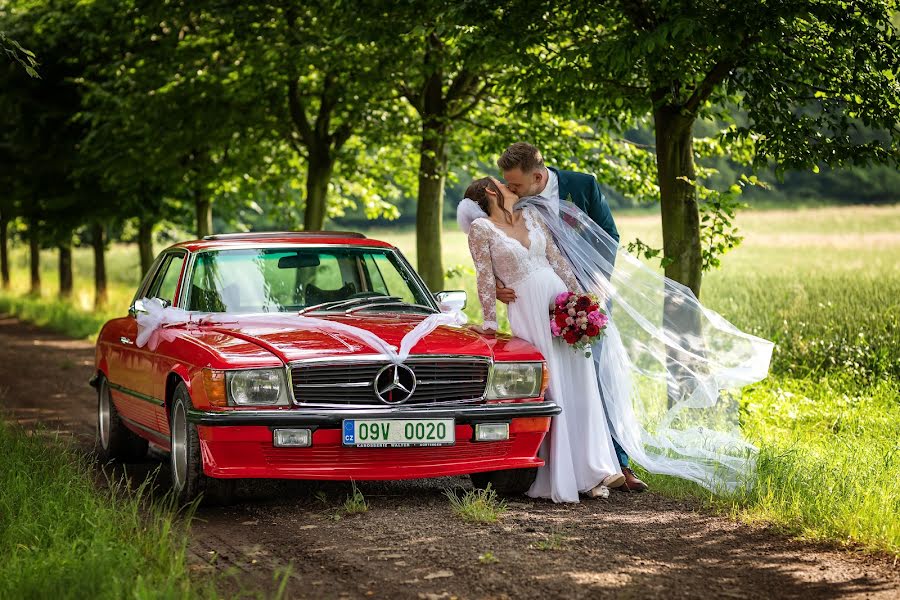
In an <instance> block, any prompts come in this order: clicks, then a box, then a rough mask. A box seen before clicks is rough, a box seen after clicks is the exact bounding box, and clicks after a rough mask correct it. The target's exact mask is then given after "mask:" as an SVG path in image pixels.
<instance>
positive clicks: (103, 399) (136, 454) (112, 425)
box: [95, 377, 147, 462]
mask: <svg viewBox="0 0 900 600" xmlns="http://www.w3.org/2000/svg"><path fill="white" fill-rule="evenodd" d="M95 440H96V447H97V455H98V456H99V458H100V460H101V461H102V462H109V461H111V460H116V461H119V462H135V461H139V460H141V459H143V458H144V457H146V456H147V440H145V439H144V438H142V437H140V436H139V435H137V434H136V433H134V432H133V431H131V430H130V429H128V428H127V427H126V426H125V424H124V423H123V422H122V417H120V416H119V411H118V410H117V409H116V405H115V403H114V402H113V399H112V393H111V392H110V390H109V382H108V381H107V380H106V378H105V377H101V378H100V381H99V382H98V384H97V431H96V436H95Z"/></svg>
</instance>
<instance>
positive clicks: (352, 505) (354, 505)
mask: <svg viewBox="0 0 900 600" xmlns="http://www.w3.org/2000/svg"><path fill="white" fill-rule="evenodd" d="M341 509H342V510H343V511H344V514H345V515H360V514H362V513H364V512H368V510H369V504H368V503H367V502H366V497H365V496H363V493H362V492H361V491H360V490H359V488H358V487H356V482H355V481H354V482H353V486H352V490H351V491H350V495H349V496H347V498H346V499H345V500H344V504H343V505H342V506H341Z"/></svg>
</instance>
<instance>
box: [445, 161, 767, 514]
mask: <svg viewBox="0 0 900 600" xmlns="http://www.w3.org/2000/svg"><path fill="white" fill-rule="evenodd" d="M457 221H458V222H459V224H460V227H461V228H462V230H463V231H464V232H465V233H466V234H467V235H468V236H469V249H470V251H471V253H472V258H473V260H474V262H475V268H476V273H477V279H478V296H479V299H480V301H481V306H482V311H483V314H484V324H483V326H482V328H481V329H482V331H483V332H485V333H488V332H492V331H496V330H497V317H496V282H500V283H501V284H502V285H503V286H504V287H508V288H513V289H514V290H515V293H516V301H515V302H512V303H510V304H509V309H508V311H509V312H508V314H509V323H510V326H511V328H512V331H513V334H514V335H516V336H518V337H521V338H523V339H525V340H526V341H528V342H530V343H531V344H533V345H534V346H536V347H537V348H538V350H540V351H541V353H542V354H543V355H544V357H545V359H546V360H547V365H548V368H549V370H550V387H549V394H550V396H551V398H552V399H553V401H554V402H556V403H557V404H559V405H560V406H562V408H563V411H562V414H561V415H560V416H559V417H556V418H555V419H554V422H553V424H552V425H551V429H550V436H549V437H548V439H547V440H545V442H544V445H543V446H542V448H541V452H540V456H541V457H542V458H544V459H545V466H544V467H541V468H540V469H539V470H538V475H537V479H536V480H535V482H534V484H533V485H532V487H531V489H530V490H529V491H528V495H529V496H532V497H539V498H551V499H552V500H553V501H555V502H577V501H578V494H579V492H587V493H590V494H591V495H592V496H606V495H607V494H608V488H609V487H616V486H619V485H621V483H622V482H623V481H624V477H623V476H622V475H621V472H620V468H619V464H618V460H617V459H616V455H615V453H614V450H613V445H612V438H615V440H616V441H617V442H618V443H619V444H620V445H621V446H622V447H623V448H624V450H625V451H626V452H627V454H628V455H629V456H630V457H631V458H633V459H634V460H635V461H636V462H637V463H639V464H640V465H641V466H642V467H644V468H645V469H646V470H647V471H650V472H651V473H658V474H666V475H674V476H677V477H681V478H684V479H688V480H690V481H693V482H695V483H697V484H699V485H702V486H703V487H705V488H707V489H709V490H711V491H714V492H721V491H731V490H734V489H735V488H738V487H742V486H747V485H750V484H751V483H752V480H753V473H754V471H755V459H756V448H755V447H754V446H753V445H752V444H750V443H748V442H747V441H746V440H745V439H744V437H743V435H742V433H741V429H740V410H739V402H738V400H739V394H736V393H735V392H736V391H737V390H739V388H741V387H743V386H744V385H747V384H750V383H754V382H757V381H759V380H761V379H763V378H765V377H766V375H767V374H768V367H769V361H770V359H771V354H772V349H773V345H772V343H771V342H769V341H767V340H764V339H761V338H758V337H755V336H752V335H750V334H747V333H744V332H742V331H740V330H739V329H737V328H736V327H735V326H734V325H732V324H731V323H729V322H728V321H727V320H725V319H724V318H723V317H722V316H721V315H719V314H718V313H716V312H714V311H712V310H710V309H708V308H706V307H705V306H703V305H702V304H700V302H699V300H698V299H697V297H696V296H695V295H694V293H693V292H692V291H691V290H690V289H688V288H686V287H685V286H683V285H681V284H679V283H677V282H675V281H672V280H671V279H668V278H666V277H664V276H662V275H661V274H659V273H658V272H657V271H655V270H653V269H651V268H650V267H647V266H646V265H644V264H643V263H641V261H640V260H638V259H637V258H635V257H634V256H631V255H630V254H628V253H627V252H626V251H624V250H622V249H621V248H619V247H618V244H617V242H616V241H615V240H613V239H612V238H611V237H610V236H609V234H607V233H606V232H605V231H603V229H602V228H600V227H599V226H598V225H597V224H596V223H594V222H593V221H592V220H591V219H590V218H589V217H588V216H587V215H585V214H584V212H582V211H581V210H580V209H579V208H578V207H576V206H575V205H574V204H572V203H571V202H568V201H563V202H560V203H559V205H558V206H556V205H551V204H550V203H549V201H547V200H545V199H544V198H541V197H539V196H530V197H525V198H521V199H519V198H518V197H517V196H516V195H515V194H513V193H512V192H511V191H510V190H509V189H507V188H506V186H504V185H503V184H501V183H500V182H498V181H497V180H495V179H493V178H483V179H479V180H476V181H474V182H473V183H472V184H471V185H470V186H469V187H468V189H467V190H466V198H465V199H463V201H462V202H460V204H459V207H458V209H457ZM564 291H573V292H576V293H577V292H590V293H593V294H596V295H597V296H598V297H599V298H601V299H603V300H604V301H606V302H608V303H609V304H608V305H609V306H611V308H612V310H611V312H610V320H609V323H608V324H607V327H606V330H605V332H604V337H603V342H602V343H597V344H594V346H593V348H592V349H591V350H592V352H591V357H590V358H585V356H584V354H583V353H581V352H577V351H575V350H573V349H572V348H570V347H569V346H568V345H567V344H566V343H565V342H563V341H562V340H560V339H559V338H554V337H553V336H552V335H551V332H550V312H549V308H550V305H551V303H552V302H553V300H554V298H555V297H556V296H557V295H558V294H559V293H560V292H564ZM611 436H612V437H611Z"/></svg>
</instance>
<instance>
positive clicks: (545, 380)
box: [541, 362, 550, 397]
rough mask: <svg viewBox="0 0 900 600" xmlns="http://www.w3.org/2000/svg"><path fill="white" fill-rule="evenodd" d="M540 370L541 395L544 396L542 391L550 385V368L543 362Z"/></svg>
mask: <svg viewBox="0 0 900 600" xmlns="http://www.w3.org/2000/svg"><path fill="white" fill-rule="evenodd" d="M541 366H542V372H541V397H543V396H544V393H545V392H546V391H547V387H548V386H549V385H550V369H548V368H547V363H546V362H545V363H543V364H542V365H541Z"/></svg>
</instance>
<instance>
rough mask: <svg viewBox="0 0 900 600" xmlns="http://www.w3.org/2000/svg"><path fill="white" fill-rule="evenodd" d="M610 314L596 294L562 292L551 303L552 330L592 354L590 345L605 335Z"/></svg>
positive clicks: (586, 353)
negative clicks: (601, 304)
mask: <svg viewBox="0 0 900 600" xmlns="http://www.w3.org/2000/svg"><path fill="white" fill-rule="evenodd" d="M608 322H609V316H608V315H607V314H606V311H605V310H603V309H602V308H600V301H599V300H598V299H597V296H595V295H594V294H581V295H579V294H575V293H573V292H563V293H561V294H560V295H558V296H557V297H556V301H555V302H554V303H553V306H551V307H550V332H551V333H553V336H554V337H561V338H563V339H564V340H565V341H566V343H567V344H569V345H570V346H572V348H574V349H576V350H584V355H585V356H590V355H591V353H590V347H591V345H592V344H593V343H594V342H596V341H597V340H598V339H599V338H600V336H602V335H603V333H604V330H605V329H606V324H607V323H608Z"/></svg>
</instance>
